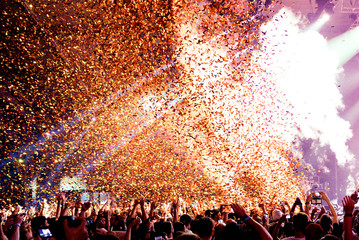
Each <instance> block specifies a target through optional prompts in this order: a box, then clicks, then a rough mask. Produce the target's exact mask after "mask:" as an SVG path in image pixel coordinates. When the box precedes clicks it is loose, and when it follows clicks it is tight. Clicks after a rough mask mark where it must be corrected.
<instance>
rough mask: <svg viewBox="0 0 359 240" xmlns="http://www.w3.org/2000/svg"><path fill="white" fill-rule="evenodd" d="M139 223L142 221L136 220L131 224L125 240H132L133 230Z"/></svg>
mask: <svg viewBox="0 0 359 240" xmlns="http://www.w3.org/2000/svg"><path fill="white" fill-rule="evenodd" d="M139 223H140V219H139V218H135V219H133V220H132V221H131V222H130V224H128V227H127V231H126V235H125V240H131V234H132V228H133V227H134V226H136V225H137V224H139Z"/></svg>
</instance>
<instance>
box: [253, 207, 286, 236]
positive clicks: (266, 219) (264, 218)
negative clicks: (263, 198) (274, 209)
mask: <svg viewBox="0 0 359 240" xmlns="http://www.w3.org/2000/svg"><path fill="white" fill-rule="evenodd" d="M259 207H260V208H261V209H262V212H263V216H262V221H263V227H264V228H265V229H267V230H268V229H269V217H268V213H267V209H266V207H265V204H264V203H261V204H259ZM284 215H285V214H284Z"/></svg>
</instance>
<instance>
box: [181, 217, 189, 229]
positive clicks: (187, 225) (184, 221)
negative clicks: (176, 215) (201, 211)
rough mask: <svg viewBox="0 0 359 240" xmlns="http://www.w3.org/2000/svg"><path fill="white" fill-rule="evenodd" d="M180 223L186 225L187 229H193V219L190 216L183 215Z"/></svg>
mask: <svg viewBox="0 0 359 240" xmlns="http://www.w3.org/2000/svg"><path fill="white" fill-rule="evenodd" d="M180 222H182V223H183V224H184V226H185V227H186V229H190V228H191V225H190V224H191V222H192V217H191V216H190V215H188V214H183V215H182V216H181V217H180Z"/></svg>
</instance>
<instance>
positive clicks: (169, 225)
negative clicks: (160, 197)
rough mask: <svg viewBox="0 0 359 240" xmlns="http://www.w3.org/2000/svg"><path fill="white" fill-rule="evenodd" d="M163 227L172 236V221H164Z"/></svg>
mask: <svg viewBox="0 0 359 240" xmlns="http://www.w3.org/2000/svg"><path fill="white" fill-rule="evenodd" d="M161 228H162V231H163V232H165V233H166V234H167V236H170V234H171V233H173V227H172V223H171V222H168V221H165V222H163V223H162V226H161Z"/></svg>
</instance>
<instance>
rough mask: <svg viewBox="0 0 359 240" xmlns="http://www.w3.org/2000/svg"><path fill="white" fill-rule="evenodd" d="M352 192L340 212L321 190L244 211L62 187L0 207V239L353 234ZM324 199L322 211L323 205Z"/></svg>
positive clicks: (310, 239) (348, 239)
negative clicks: (121, 198) (47, 197)
mask: <svg viewBox="0 0 359 240" xmlns="http://www.w3.org/2000/svg"><path fill="white" fill-rule="evenodd" d="M357 199H358V194H357V192H355V193H353V194H352V195H351V196H346V197H344V199H343V200H342V205H343V215H342V216H341V215H339V214H337V210H336V209H335V208H334V207H333V205H332V204H331V202H330V200H329V198H328V196H327V194H326V193H325V192H324V191H320V192H318V193H310V194H308V195H307V198H306V199H305V203H304V204H303V202H304V201H303V202H302V201H301V200H300V198H297V199H295V201H294V204H293V205H292V206H290V205H289V204H288V202H286V201H283V202H281V203H280V204H279V205H278V206H274V207H272V209H267V206H266V204H265V203H263V204H260V205H259V206H258V209H257V210H250V211H248V212H247V211H246V210H245V209H244V207H243V206H242V205H240V204H238V203H233V204H230V205H221V206H220V207H219V209H210V210H205V211H204V209H200V208H199V204H191V205H187V206H186V204H185V203H184V201H181V199H177V200H175V201H173V202H171V203H168V204H160V203H156V202H154V201H147V200H145V199H142V198H141V199H137V200H132V202H131V203H129V204H128V206H122V207H119V206H118V205H116V204H111V203H109V202H107V203H106V204H103V205H100V204H99V205H96V204H91V203H89V202H86V203H81V202H80V201H76V202H72V201H69V200H68V199H67V198H66V196H65V194H64V193H60V194H59V195H58V196H57V197H56V201H55V202H54V205H53V207H49V205H48V204H47V203H46V202H44V203H43V204H42V205H41V207H40V209H39V211H35V209H34V208H29V209H27V210H25V209H22V207H13V206H9V207H8V208H4V209H1V214H0V217H1V219H0V220H1V224H0V239H1V240H5V239H9V240H18V239H26V240H30V239H67V240H85V239H91V240H92V239H94V240H97V239H121V240H122V239H123V240H142V239H150V240H167V239H177V240H186V239H189V240H192V239H193V240H197V239H200V240H209V239H215V240H232V239H233V240H235V239H236V240H237V239H249V240H256V239H263V240H269V239H284V240H295V239H307V240H319V239H325V240H328V239H343V240H352V239H359V238H358V234H359V227H358V226H359V224H358V222H359V221H357V214H358V211H357V210H355V208H354V205H355V204H356V203H357ZM318 201H319V202H321V201H323V202H326V204H327V206H328V212H327V211H326V208H324V207H323V206H322V207H321V208H320V209H318V208H317V206H318V205H315V204H317V203H318Z"/></svg>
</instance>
